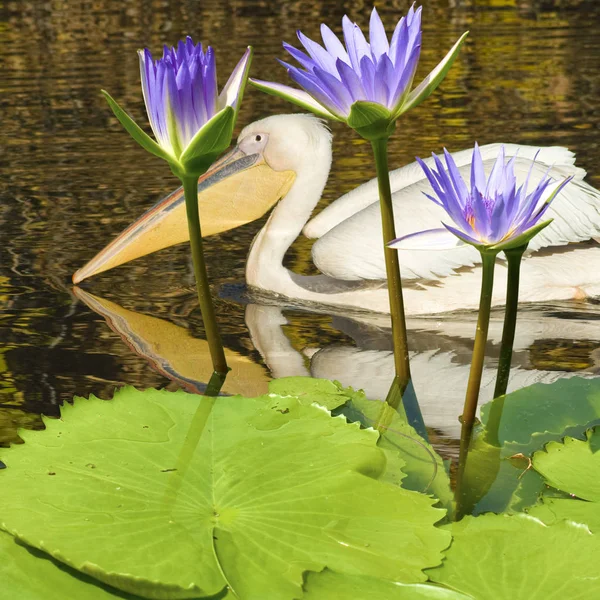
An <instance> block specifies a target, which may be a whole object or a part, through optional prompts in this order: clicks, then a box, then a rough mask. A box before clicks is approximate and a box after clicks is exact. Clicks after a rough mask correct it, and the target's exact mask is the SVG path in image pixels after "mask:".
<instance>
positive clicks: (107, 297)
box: [0, 0, 600, 454]
mask: <svg viewBox="0 0 600 600" xmlns="http://www.w3.org/2000/svg"><path fill="white" fill-rule="evenodd" d="M423 3H424V5H425V10H424V52H423V58H422V65H421V71H420V72H425V70H426V69H429V68H431V67H432V66H433V65H434V64H435V63H436V62H437V60H438V59H439V58H440V57H441V56H442V55H443V53H445V51H446V50H447V48H449V47H450V46H451V44H452V43H453V42H454V40H455V39H457V37H458V36H459V35H460V34H461V33H462V32H463V31H465V30H466V29H469V30H470V32H471V34H470V36H469V39H468V41H467V44H466V46H465V48H464V50H463V52H462V54H461V55H460V58H459V59H458V60H457V62H456V63H455V66H454V68H453V69H452V71H451V73H450V75H449V76H448V77H447V79H446V81H445V83H444V85H443V86H442V89H441V90H440V91H438V92H437V93H436V94H435V95H434V97H432V98H430V99H429V100H428V101H427V102H426V103H425V104H423V105H422V106H421V107H420V108H418V109H417V110H415V111H414V112H411V113H410V115H409V116H408V117H406V118H404V119H403V120H402V122H401V124H400V126H399V127H398V131H397V135H396V136H395V137H394V138H393V144H392V149H391V151H392V156H391V165H392V166H393V167H397V166H401V165H403V164H405V163H408V162H411V161H412V160H413V159H414V156H415V155H424V154H425V153H428V152H429V151H430V150H431V149H441V148H442V147H443V146H444V145H446V146H447V147H449V148H451V149H454V150H458V149H462V148H465V147H468V146H470V145H472V143H473V141H474V140H478V141H479V142H480V143H488V142H492V141H505V142H515V143H526V144H536V145H558V144H559V145H564V146H568V147H569V148H570V149H571V150H573V151H575V152H576V154H577V156H578V164H579V165H580V166H582V167H583V168H585V169H586V170H587V171H588V181H589V182H590V183H591V184H592V185H595V186H596V187H600V144H599V141H598V140H599V133H600V132H599V129H600V103H599V100H598V98H599V97H600V36H599V35H598V31H599V29H598V28H599V27H600V5H599V4H598V3H597V2H595V1H593V0H590V1H589V2H582V1H571V2H569V1H567V0H564V1H560V0H555V1H551V0H548V1H543V0H540V1H535V0H435V1H431V0H424V2H423ZM409 4H410V3H409V2H408V0H395V1H393V2H386V3H379V5H378V8H379V9H380V12H381V13H382V15H383V17H384V20H386V19H387V21H388V22H390V21H394V20H395V19H396V18H397V17H396V15H397V14H398V13H399V12H405V11H406V10H407V8H408V6H409ZM370 6H371V5H370V3H363V2H341V1H322V2H314V1H308V0H307V1H300V2H268V1H264V0H263V1H258V0H221V1H219V2H216V1H213V0H210V1H208V0H206V1H202V2H200V1H195V0H137V1H127V0H122V1H118V2H117V1H115V0H89V1H76V0H49V1H47V2H46V1H43V0H34V1H27V0H18V1H13V2H11V1H5V0H0V114H1V123H2V141H1V145H0V152H1V153H2V160H1V161H0V170H1V178H0V235H1V242H0V302H1V304H0V444H1V443H6V442H7V441H8V440H11V439H15V436H16V433H15V431H16V427H17V426H19V425H25V426H32V427H39V426H40V425H41V423H40V420H39V416H38V415H39V414H40V413H46V414H52V415H56V414H58V407H59V405H60V403H61V402H63V401H64V400H67V399H70V398H72V397H73V395H75V394H79V395H88V394H90V393H94V394H96V395H99V396H101V397H110V396H111V395H112V392H113V390H114V389H115V387H117V386H120V385H123V384H130V385H135V386H138V387H142V388H143V387H148V386H156V387H168V388H170V389H173V388H176V387H179V386H184V387H187V388H194V387H197V386H198V384H197V383H195V382H196V381H200V382H201V381H203V380H205V378H206V374H207V373H208V372H209V363H208V354H207V349H206V344H205V342H203V337H204V334H203V328H202V322H201V319H200V314H199V310H198V308H197V303H196V298H195V293H194V290H193V287H192V285H193V279H192V275H191V268H190V263H189V259H188V251H187V249H186V248H185V247H176V248H172V249H169V250H165V251H162V252H160V253H157V254H155V255H153V256H149V257H146V258H143V259H140V260H138V261H136V262H134V263H131V264H129V265H126V266H123V267H121V268H119V269H116V270H114V271H111V272H108V273H106V274H103V275H101V276H99V277H97V278H94V279H92V280H90V281H89V282H86V283H85V285H84V286H82V287H83V289H84V290H85V292H80V293H79V294H78V296H75V295H74V294H73V291H72V287H71V285H70V278H71V274H72V273H73V272H74V271H75V270H76V269H77V268H79V267H81V266H82V265H83V264H84V263H85V262H86V261H87V260H88V259H90V258H91V257H92V256H93V255H94V254H95V253H96V252H97V251H98V250H100V249H101V248H102V247H103V246H104V245H105V244H106V243H107V242H108V241H110V240H111V239H112V237H113V236H114V235H116V234H117V233H118V232H120V231H121V230H122V229H123V228H124V227H126V226H127V225H128V224H129V223H130V222H131V221H132V220H133V219H134V218H136V217H137V216H139V215H140V214H141V213H142V212H143V211H144V210H145V209H146V208H148V207H149V206H151V205H152V204H153V203H154V202H155V201H157V200H158V199H160V198H161V197H162V196H164V195H166V194H167V193H168V192H170V191H171V190H172V189H174V188H175V187H176V186H177V182H176V180H175V179H174V178H173V177H172V176H170V174H169V171H168V169H167V168H166V167H165V165H164V164H163V163H161V161H159V160H157V159H154V158H153V157H151V156H149V155H147V154H146V153H144V152H143V151H142V150H141V149H140V148H139V147H137V146H136V145H135V143H134V142H132V141H131V140H130V139H129V137H128V136H127V135H126V134H125V133H124V132H123V131H122V130H121V128H120V126H119V125H118V123H116V121H115V119H114V118H113V117H112V116H111V113H110V111H109V109H108V107H107V106H106V104H105V102H104V100H103V99H102V97H101V95H100V89H101V88H106V89H107V90H110V92H111V93H112V94H113V95H114V96H115V97H116V98H118V99H119V100H120V101H121V102H122V104H123V105H124V106H126V107H127V108H128V109H129V110H130V111H131V113H132V114H133V115H134V116H135V117H137V118H139V120H140V122H142V121H143V120H145V117H144V116H143V105H142V101H141V94H140V87H139V74H138V63H137V54H136V49H137V48H139V47H142V46H149V47H150V48H152V49H154V50H158V49H160V47H161V45H162V44H163V43H165V42H166V43H173V42H175V41H177V40H178V39H179V38H181V37H182V36H184V35H185V34H191V35H192V36H194V38H198V39H203V40H205V41H207V42H209V43H211V44H212V45H214V46H215V47H216V49H217V52H218V59H219V66H220V69H221V73H222V75H221V77H223V73H225V72H226V71H228V70H229V69H230V68H232V67H233V65H234V64H235V62H236V61H237V60H238V58H239V56H240V55H241V53H242V51H243V49H244V48H245V46H246V45H248V44H252V45H254V46H255V48H256V58H255V61H254V65H253V74H255V75H260V77H262V78H264V79H272V80H274V79H279V80H283V79H284V72H283V70H282V69H281V67H279V66H278V65H277V63H276V62H275V60H274V57H276V56H280V57H282V55H283V52H282V49H281V40H282V39H285V40H288V41H293V40H294V39H295V38H294V32H295V29H296V28H297V27H302V28H303V30H304V31H305V32H306V33H307V34H309V35H312V36H315V35H316V33H317V30H318V25H319V24H320V23H321V22H322V21H326V22H328V23H329V24H332V25H335V24H339V23H340V21H341V17H342V15H343V14H344V13H345V12H348V13H350V14H351V16H352V17H353V18H354V19H355V20H357V21H359V22H361V23H365V22H366V19H367V16H368V13H369V11H370ZM283 112H290V106H288V105H286V104H285V103H283V102H280V101H278V100H275V99H274V98H272V97H267V96H265V95H262V94H260V93H258V92H256V91H254V90H250V91H249V92H248V93H247V94H246V97H245V99H244V104H243V108H242V111H241V115H240V120H239V125H240V127H241V126H243V125H245V124H247V123H249V122H251V121H253V120H255V119H257V118H260V117H264V116H267V115H270V114H275V113H283ZM333 131H334V134H335V147H334V165H333V170H332V173H331V176H330V179H329V183H328V186H327V188H326V192H325V195H324V197H323V199H322V202H321V204H320V207H322V206H325V205H327V204H328V203H329V202H331V201H332V200H333V199H335V198H337V197H338V196H339V195H341V194H342V193H343V192H345V191H348V190H350V189H352V188H353V187H354V186H356V185H358V184H360V183H362V182H364V181H366V180H368V179H370V178H371V177H372V176H373V170H372V167H371V163H370V160H369V148H368V147H367V146H366V145H365V143H364V142H362V141H361V140H358V139H357V138H356V136H354V135H353V134H352V133H351V132H349V131H347V130H346V129H345V128H344V127H342V126H334V127H333ZM263 222H264V220H263V221H261V222H256V223H252V224H249V225H246V226H244V227H242V228H241V229H238V230H236V231H231V232H228V233H226V234H222V235H219V236H216V237H212V238H209V239H207V241H206V247H207V254H208V261H209V265H210V276H211V278H212V281H213V282H214V289H215V291H216V292H218V293H219V299H218V302H217V312H218V318H219V321H220V323H221V326H222V331H223V337H224V342H225V345H226V346H227V348H228V349H229V352H230V362H231V364H232V366H233V367H234V374H233V376H232V377H231V378H230V380H229V382H228V384H227V385H228V387H226V389H227V390H228V391H230V392H242V393H246V394H254V393H259V392H261V391H263V390H264V389H266V382H267V381H268V379H269V377H271V376H278V377H281V376H284V375H302V374H313V375H315V376H319V377H329V378H336V379H339V380H340V381H342V383H344V384H346V385H353V386H355V387H363V388H365V389H366V391H367V393H368V394H369V395H370V396H372V397H376V396H381V395H385V392H386V391H387V387H388V386H389V382H390V379H391V374H392V368H393V367H392V360H391V356H390V346H391V342H390V339H389V331H388V325H389V324H388V322H387V319H386V318H383V317H379V318H375V319H371V318H368V317H367V316H365V317H364V318H360V319H350V318H348V317H345V316H343V315H341V316H340V315H334V314H327V313H311V312H308V311H306V310H301V309H299V308H297V307H296V308H294V307H286V306H277V305H272V304H271V305H266V304H264V303H262V304H261V302H260V301H258V300H257V299H253V298H251V297H248V295H247V294H246V292H245V290H244V264H245V257H246V254H247V251H248V247H249V245H250V243H251V241H252V238H253V236H254V235H255V234H256V232H257V231H258V230H259V228H260V226H261V224H262V223H263ZM287 265H288V266H289V267H290V268H293V269H294V270H296V271H298V272H303V273H308V272H310V271H311V268H312V267H311V261H310V242H308V241H307V240H302V239H300V240H298V241H297V242H296V243H295V244H294V246H293V247H292V249H291V250H290V252H289V255H288V257H287ZM86 294H91V295H92V296H90V295H86ZM82 300H83V301H82ZM498 317H499V315H498ZM105 318H107V319H108V322H109V323H110V325H111V327H112V329H111V327H109V325H108V324H107V320H106V319H105ZM474 321H475V316H474V315H473V314H460V315H450V316H445V317H440V318H430V319H419V320H411V321H410V322H409V327H410V344H411V348H412V349H413V350H414V352H415V355H414V357H413V372H414V375H415V386H416V388H417V392H418V394H419V398H420V400H421V402H422V405H423V407H422V408H423V412H424V415H425V419H426V422H427V425H428V426H429V427H430V434H431V435H432V438H433V439H434V440H437V443H438V447H443V446H446V450H445V452H446V454H448V453H450V454H451V453H452V448H454V447H455V439H456V437H457V434H458V421H457V417H456V415H457V414H458V413H459V412H460V406H461V403H462V399H463V397H464V389H465V385H466V380H467V373H468V361H469V358H470V350H471V344H472V335H473V332H474ZM123 335H127V336H128V340H127V341H128V343H125V341H124V340H123V339H122V336H123ZM599 340H600V306H599V305H598V304H597V303H594V302H593V301H577V302H575V301H573V302H570V303H560V304H557V305H543V306H530V307H528V308H527V309H526V310H525V311H524V312H523V315H522V318H521V322H520V324H519V331H518V334H517V343H516V352H515V358H514V364H515V366H516V367H517V369H516V371H515V374H514V378H513V387H514V386H516V387H520V386H523V385H526V384H527V383H532V382H534V381H537V380H542V381H552V380H554V379H556V378H559V377H564V376H567V375H569V374H572V373H580V374H581V373H585V374H589V375H591V374H594V373H598V372H599V371H600V367H599V365H600V353H599V352H598V348H599V346H600V342H599ZM498 342H499V324H498V320H497V319H496V322H495V323H494V324H493V326H492V335H491V339H490V344H489V352H488V354H489V361H488V365H487V369H486V373H485V375H484V384H486V385H487V387H486V389H485V390H484V392H483V394H484V396H486V397H488V398H489V396H490V395H491V389H490V384H491V380H492V374H493V367H494V365H495V357H496V356H497V353H498ZM136 350H137V353H136ZM140 352H141V353H142V354H146V357H144V356H142V355H140ZM167 374H170V375H171V379H169V378H168V377H167V376H166V375H167ZM173 379H174V381H173ZM492 385H493V384H492Z"/></svg>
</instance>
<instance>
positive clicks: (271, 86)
mask: <svg viewBox="0 0 600 600" xmlns="http://www.w3.org/2000/svg"><path fill="white" fill-rule="evenodd" d="M248 81H249V82H250V84H251V85H253V86H254V87H255V88H256V89H258V90H260V91H261V92H264V93H265V94H269V95H270V96H275V97H276V98H281V99H282V100H287V101H288V102H291V103H292V104H295V105H296V106H299V107H300V108H302V109H304V110H308V111H309V112H311V113H313V114H314V115H316V116H317V117H320V118H321V119H332V120H333V121H341V122H344V118H343V117H341V116H340V115H335V114H333V113H332V112H331V111H329V110H328V109H326V108H325V107H324V106H321V104H319V103H318V102H317V101H316V100H315V99H314V98H313V97H312V96H310V95H309V94H308V93H307V92H305V91H304V90H298V89H296V88H292V87H290V86H288V85H283V84H280V83H271V82H269V81H261V80H260V79H253V78H252V77H251V78H250V79H248Z"/></svg>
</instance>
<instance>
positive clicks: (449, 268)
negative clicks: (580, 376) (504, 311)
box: [73, 115, 600, 315]
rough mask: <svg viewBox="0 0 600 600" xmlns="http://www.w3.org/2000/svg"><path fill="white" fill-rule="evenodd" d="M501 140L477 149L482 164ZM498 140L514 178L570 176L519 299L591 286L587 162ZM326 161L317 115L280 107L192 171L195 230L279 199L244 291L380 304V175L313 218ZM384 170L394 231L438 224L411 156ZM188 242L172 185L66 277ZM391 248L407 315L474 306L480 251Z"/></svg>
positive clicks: (593, 193)
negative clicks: (305, 260) (310, 266)
mask: <svg viewBox="0 0 600 600" xmlns="http://www.w3.org/2000/svg"><path fill="white" fill-rule="evenodd" d="M498 146H499V144H490V145H487V146H482V147H481V153H482V156H483V159H484V163H485V168H486V169H487V170H488V171H489V169H490V168H491V165H492V164H493V159H495V157H496V155H497V152H498ZM505 148H506V155H507V159H508V158H510V157H511V156H514V155H515V154H516V155H517V159H516V162H515V172H516V176H517V183H518V184H521V183H522V182H523V181H524V179H525V177H526V176H527V173H528V172H529V170H530V167H532V175H531V180H530V185H532V186H534V185H536V184H537V183H538V182H539V181H540V179H541V178H542V177H543V176H544V175H545V174H546V172H547V171H548V168H549V167H550V170H549V175H550V177H551V178H552V179H553V180H554V181H556V182H557V183H558V182H561V181H563V180H564V178H565V177H569V176H573V178H574V179H573V181H572V182H571V183H570V184H569V185H568V186H567V187H566V188H565V189H564V190H563V191H562V192H561V193H560V195H559V196H558V197H557V198H556V200H555V201H554V202H553V204H552V206H551V208H550V209H549V211H548V218H553V219H554V221H553V223H552V224H551V225H550V226H549V227H547V228H546V229H545V230H544V231H543V232H542V233H540V234H539V235H538V236H536V237H535V238H534V240H533V241H532V242H531V243H530V248H529V251H528V256H527V258H526V260H525V261H524V262H523V267H522V277H521V281H522V284H521V292H520V298H521V300H522V301H523V302H535V301H549V300H569V299H583V298H585V297H588V296H594V295H600V245H598V243H596V241H595V238H597V237H598V236H600V193H599V192H598V191H597V190H595V189H594V188H592V187H591V186H589V185H588V184H587V183H585V182H584V181H583V178H584V176H585V171H584V170H583V169H580V168H578V167H576V166H575V164H574V162H575V159H574V155H573V154H572V153H571V152H569V151H568V150H567V149H565V148H560V147H548V148H542V149H541V151H540V152H539V154H537V158H536V159H535V163H534V164H533V165H532V162H533V159H534V157H535V156H536V153H537V151H538V148H536V147H531V146H518V145H514V144H505ZM436 150H438V149H436ZM453 157H454V160H455V161H456V163H457V165H458V166H459V168H460V170H461V171H469V169H470V160H471V150H467V151H462V152H456V153H454V154H453ZM427 160H430V159H427ZM427 160H426V161H425V162H427ZM330 166H331V135H330V133H329V131H328V130H327V128H326V127H325V126H324V124H323V123H322V122H321V121H319V120H318V119H316V118H314V117H311V116H308V115H279V116H273V117H268V118H266V119H263V120H261V121H257V122H255V123H253V124H251V125H249V126H248V127H246V128H245V129H244V130H243V131H242V133H241V134H240V136H239V139H238V144H237V146H236V147H235V149H234V150H233V151H231V152H230V153H229V154H228V155H227V156H225V157H224V158H223V159H221V160H220V161H219V162H218V163H216V164H215V165H213V167H211V169H210V170H209V172H207V173H206V174H205V175H204V176H203V177H202V178H201V179H200V182H199V190H200V198H199V203H200V214H201V219H202V224H203V229H204V234H205V235H210V234H212V233H218V232H219V231H224V230H226V229H231V228H233V227H237V226H238V225H241V224H243V223H246V222H249V221H251V220H254V219H256V218H258V217H260V216H261V215H262V214H264V213H265V212H266V211H267V210H268V209H269V208H270V207H272V206H273V205H275V204H276V206H275V208H274V210H273V211H272V213H271V215H270V217H269V219H268V221H267V223H266V225H265V226H264V227H263V228H262V230H261V231H260V232H259V233H258V235H257V236H256V238H255V239H254V242H253V244H252V247H251V249H250V253H249V256H248V261H247V265H246V281H247V284H248V286H249V287H250V288H254V289H258V290H260V291H261V292H262V293H268V294H271V295H276V296H279V297H284V298H289V299H293V300H295V301H300V302H302V303H304V304H319V305H325V306H342V307H353V308H357V309H362V310H368V311H375V312H381V313H387V312H389V303H388V296H387V289H386V282H385V263H384V255H383V247H382V241H381V239H382V238H381V219H380V214H379V203H378V191H377V182H376V181H375V180H372V181H370V182H368V183H366V184H364V185H361V186H359V187H358V188H356V189H355V190H353V191H351V192H350V193H348V194H345V195H344V196H342V197H341V198H339V199H338V200H336V201H335V202H333V203H332V204H331V205H330V206H328V207H327V208H326V209H324V210H323V211H321V212H320V213H319V214H318V215H317V216H316V217H314V218H312V219H310V217H311V214H312V211H313V209H314V208H315V206H316V205H317V203H318V201H319V199H320V198H321V194H322V192H323V189H324V187H325V184H326V182H327V178H328V175H329V169H330ZM390 176H391V185H392V190H393V202H394V208H395V219H396V232H397V234H398V236H404V235H408V234H411V233H415V232H417V231H422V230H426V229H433V228H437V227H439V225H440V221H441V220H442V219H443V217H444V211H443V209H442V208H441V207H439V206H437V205H435V204H434V203H433V202H430V201H429V200H427V198H425V197H424V195H423V192H428V193H431V188H430V185H429V182H428V181H427V179H426V178H425V176H424V174H423V171H422V170H421V168H420V167H419V166H418V165H417V164H416V163H413V164H410V165H408V166H405V167H402V168H400V169H397V170H395V171H392V172H391V174H390ZM550 187H552V186H550ZM548 191H549V192H550V191H551V190H548ZM302 231H304V233H305V235H307V236H308V237H310V238H318V239H317V241H316V242H315V243H314V244H313V247H312V257H313V261H314V263H315V265H316V266H317V267H318V268H319V270H320V271H321V273H322V274H321V275H317V276H304V275H300V274H297V273H294V272H292V271H290V270H288V269H287V268H285V267H284V266H283V264H282V263H283V258H284V255H285V253H286V251H287V249H288V248H289V246H290V245H291V244H292V243H293V242H294V240H295V239H296V237H297V236H298V235H299V234H300V233H301V232H302ZM187 239H188V237H187V224H186V222H185V209H184V200H183V192H182V191H181V190H178V191H176V192H174V193H173V194H171V195H170V196H168V197H167V198H166V199H165V200H163V201H162V202H160V203H159V204H157V205H156V206H155V207H154V208H153V209H151V210H150V211H148V212H147V213H146V214H145V215H143V216H142V217H141V218H140V219H139V220H138V221H137V222H136V223H134V224H133V225H132V226H130V227H129V228H128V229H127V230H125V232H123V233H122V234H121V235H120V236H119V237H118V238H117V239H116V240H114V241H113V242H112V243H111V244H110V245H109V246H107V247H106V248H105V249H104V250H103V251H102V252H100V253H99V254H98V255H97V256H96V257H95V258H94V259H92V260H91V261H90V262H89V263H88V264H87V265H86V266H85V267H83V268H82V269H80V270H79V271H77V273H75V275H74V277H73V280H74V282H75V283H78V282H80V281H82V280H83V279H85V278H87V277H90V276H92V275H94V274H96V273H100V272H102V271H105V270H107V269H110V268H112V267H115V266H117V265H120V264H122V263H125V262H127V261H129V260H132V259H133V258H137V257H139V256H143V255H145V254H148V253H150V252H154V251H156V250H159V249H160V248H164V247H167V246H171V245H173V244H177V243H181V242H184V241H185V240H187ZM581 242H585V243H583V244H582V243H581ZM399 252H400V262H401V268H402V277H403V279H404V280H405V283H406V290H405V305H406V311H407V313H408V314H409V315H418V314H433V313H441V312H446V311H452V310H456V309H472V308H476V307H477V306H478V301H479V284H480V275H481V274H480V267H479V261H480V258H479V253H478V252H477V250H475V249H474V248H472V247H471V246H462V247H456V248H454V249H452V250H444V251H439V250H438V251H436V250H400V251H399ZM496 278H497V279H496V285H495V290H494V297H493V303H494V304H495V305H497V304H502V303H503V300H504V290H505V282H506V268H505V266H504V264H503V263H502V262H500V264H499V265H498V269H497V275H496Z"/></svg>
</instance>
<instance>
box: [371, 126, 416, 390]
mask: <svg viewBox="0 0 600 600" xmlns="http://www.w3.org/2000/svg"><path fill="white" fill-rule="evenodd" d="M371 145H372V146H373V154H374V155H375V167H376V169H377V182H378V184H379V204H380V207H381V224H382V227H383V252H384V255H385V270H386V274H387V280H388V293H389V298H390V314H391V317H392V338H393V340H394V366H395V369H396V377H397V378H398V383H399V384H400V391H401V393H402V394H404V391H405V390H406V388H407V386H408V382H409V381H410V366H409V362H408V342H407V336H406V318H405V316H404V298H403V296H402V281H401V280H400V263H399V260H398V252H397V251H396V250H393V249H392V248H388V246H387V243H388V242H391V241H392V240H394V239H395V238H396V227H395V225H394V208H393V206H392V191H391V189H390V174H389V171H388V139H387V138H381V139H376V140H371Z"/></svg>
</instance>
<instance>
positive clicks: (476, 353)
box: [462, 251, 496, 427]
mask: <svg viewBox="0 0 600 600" xmlns="http://www.w3.org/2000/svg"><path fill="white" fill-rule="evenodd" d="M481 261H482V264H483V268H482V277H481V297H480V299H479V317H478V318H477V331H476V333H475V345H474V346H473V358H472V359H471V371H470V373H469V383H468V385H467V394H466V397H465V406H464V408H463V415H462V422H463V425H464V426H470V427H472V426H473V422H474V421H475V413H476V412H477V401H478V400H479V388H480V387H481V374H482V373H483V359H484V358H485V345H486V343H487V337H488V328H489V325H490V309H491V306H492V290H493V287H494V266H495V262H496V252H490V251H483V252H481Z"/></svg>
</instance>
